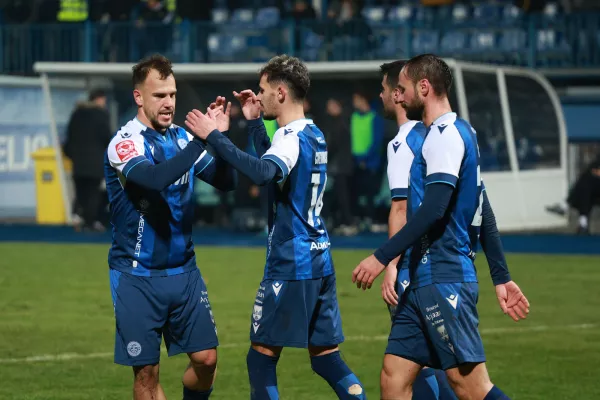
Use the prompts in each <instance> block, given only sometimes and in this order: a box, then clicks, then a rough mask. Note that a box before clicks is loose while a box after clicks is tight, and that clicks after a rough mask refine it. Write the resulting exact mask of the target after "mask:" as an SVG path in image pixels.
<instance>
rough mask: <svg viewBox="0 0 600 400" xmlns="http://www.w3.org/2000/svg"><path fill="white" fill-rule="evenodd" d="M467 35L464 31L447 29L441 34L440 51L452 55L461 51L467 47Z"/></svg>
mask: <svg viewBox="0 0 600 400" xmlns="http://www.w3.org/2000/svg"><path fill="white" fill-rule="evenodd" d="M467 39H468V35H467V33H466V32H464V31H449V32H446V33H445V34H444V36H442V40H441V41H440V53H441V54H443V55H454V54H459V53H463V52H464V51H465V50H466V49H467V48H468V42H467Z"/></svg>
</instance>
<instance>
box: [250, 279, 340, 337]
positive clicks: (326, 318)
mask: <svg viewBox="0 0 600 400" xmlns="http://www.w3.org/2000/svg"><path fill="white" fill-rule="evenodd" d="M250 340H251V341H252V342H255V343H260V344H265V345H270V346H282V347H299V348H307V347H308V346H335V345H338V344H340V343H342V342H343V341H344V334H343V332H342V317H341V315H340V308H339V306H338V301H337V292H336V288H335V274H332V275H329V276H326V277H324V278H318V279H306V280H298V281H279V280H272V279H265V280H263V281H262V282H261V283H260V287H259V289H258V292H257V293H256V300H255V301H254V308H253V310H252V317H251V323H250Z"/></svg>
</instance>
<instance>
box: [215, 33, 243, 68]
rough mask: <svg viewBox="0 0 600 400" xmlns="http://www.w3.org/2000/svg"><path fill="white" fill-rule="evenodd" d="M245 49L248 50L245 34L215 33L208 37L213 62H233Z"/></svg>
mask: <svg viewBox="0 0 600 400" xmlns="http://www.w3.org/2000/svg"><path fill="white" fill-rule="evenodd" d="M244 50H246V37H245V36H243V35H226V34H217V33H213V34H211V35H209V37H208V51H209V55H210V61H211V62H233V61H235V59H236V56H237V55H238V54H239V53H240V52H242V51H244Z"/></svg>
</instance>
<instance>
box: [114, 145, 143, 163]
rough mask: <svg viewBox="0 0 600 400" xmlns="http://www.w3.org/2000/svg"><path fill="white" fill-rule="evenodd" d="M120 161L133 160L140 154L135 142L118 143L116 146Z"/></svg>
mask: <svg viewBox="0 0 600 400" xmlns="http://www.w3.org/2000/svg"><path fill="white" fill-rule="evenodd" d="M115 148H116V150H117V155H118V156H119V159H120V160H121V161H123V162H125V161H129V160H131V159H132V158H133V157H137V156H138V155H139V154H138V152H137V150H136V149H135V144H134V143H133V140H123V141H122V142H119V143H117V145H116V146H115Z"/></svg>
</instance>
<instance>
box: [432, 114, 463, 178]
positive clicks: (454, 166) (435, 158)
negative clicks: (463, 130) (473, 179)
mask: <svg viewBox="0 0 600 400" xmlns="http://www.w3.org/2000/svg"><path fill="white" fill-rule="evenodd" d="M442 128H443V129H439V127H437V126H435V127H434V128H433V129H431V131H429V134H428V135H427V137H426V138H425V142H424V143H423V150H422V152H423V158H424V159H425V163H426V164H427V177H426V178H425V184H426V185H428V184H430V183H437V182H442V183H447V184H449V185H452V186H454V187H456V182H457V181H458V174H459V171H460V166H461V164H462V161H463V157H464V155H465V142H464V141H463V139H462V137H461V136H460V133H459V132H458V130H457V129H456V127H455V126H454V125H448V126H445V127H442Z"/></svg>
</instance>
